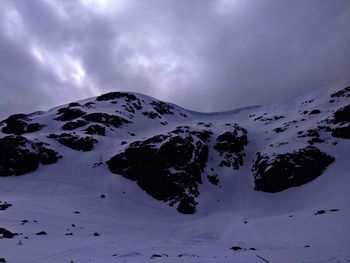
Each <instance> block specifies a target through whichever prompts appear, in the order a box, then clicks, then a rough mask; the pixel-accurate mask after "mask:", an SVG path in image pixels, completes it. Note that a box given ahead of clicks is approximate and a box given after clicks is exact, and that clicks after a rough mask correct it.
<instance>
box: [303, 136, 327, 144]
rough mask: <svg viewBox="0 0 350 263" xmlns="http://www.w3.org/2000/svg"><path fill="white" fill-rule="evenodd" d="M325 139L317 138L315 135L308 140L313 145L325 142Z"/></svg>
mask: <svg viewBox="0 0 350 263" xmlns="http://www.w3.org/2000/svg"><path fill="white" fill-rule="evenodd" d="M324 141H325V140H323V139H321V138H317V137H314V138H311V139H310V140H308V141H307V142H308V143H309V144H311V145H314V144H316V143H323V142H324Z"/></svg>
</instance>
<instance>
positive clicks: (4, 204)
mask: <svg viewBox="0 0 350 263" xmlns="http://www.w3.org/2000/svg"><path fill="white" fill-rule="evenodd" d="M11 206H12V204H9V203H7V202H4V203H3V204H2V202H1V201H0V211H1V210H2V211H5V210H6V209H9V208H10V207H11Z"/></svg>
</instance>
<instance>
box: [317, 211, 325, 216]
mask: <svg viewBox="0 0 350 263" xmlns="http://www.w3.org/2000/svg"><path fill="white" fill-rule="evenodd" d="M325 213H326V211H324V210H318V211H317V212H316V213H315V215H323V214H325Z"/></svg>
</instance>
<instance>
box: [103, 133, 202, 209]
mask: <svg viewBox="0 0 350 263" xmlns="http://www.w3.org/2000/svg"><path fill="white" fill-rule="evenodd" d="M203 136H204V135H203V133H202V131H200V132H199V133H198V132H197V131H193V130H191V129H190V128H187V127H178V128H177V129H176V130H174V131H172V132H170V133H168V134H165V135H157V136H154V137H151V138H149V139H147V140H145V141H136V142H133V143H132V144H130V145H129V146H128V147H127V148H126V149H125V150H123V151H122V152H121V153H118V154H117V155H115V156H114V157H112V158H111V159H109V160H108V161H107V165H108V167H109V169H110V171H111V172H113V173H116V174H120V175H122V176H123V177H125V178H128V179H130V180H133V181H136V182H137V184H138V185H139V186H140V187H141V188H142V189H143V190H145V191H146V192H147V193H148V194H150V195H151V196H152V197H154V198H155V199H157V200H161V201H164V202H169V204H170V205H174V204H176V203H178V207H177V210H178V211H179V212H180V213H184V214H191V213H194V212H195V207H196V204H197V202H196V201H195V197H197V196H198V195H199V191H198V185H199V184H200V183H201V182H202V177H201V175H202V173H203V170H204V168H205V166H206V161H207V158H208V146H207V145H206V143H205V141H203V140H202V139H201V138H200V137H202V138H204V137H203Z"/></svg>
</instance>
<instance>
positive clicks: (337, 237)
mask: <svg viewBox="0 0 350 263" xmlns="http://www.w3.org/2000/svg"><path fill="white" fill-rule="evenodd" d="M349 108H350V82H344V83H339V84H336V85H333V86H330V87H326V88H324V89H320V90H317V91H315V92H310V93H307V94H305V95H303V96H299V97H295V98H291V99H286V100H283V101H280V102H276V103H273V104H269V105H265V106H254V107H247V108H243V109H237V110H233V111H230V112H218V113H197V112H193V111H188V110H186V109H183V108H181V107H178V106H176V105H174V104H171V103H164V102H161V101H158V100H156V99H153V98H150V97H148V96H145V95H142V94H136V93H122V92H113V93H107V94H104V95H101V96H99V97H96V98H89V99H86V100H82V101H78V102H74V103H70V104H67V105H63V106H60V107H56V108H53V109H51V110H49V111H46V112H37V113H32V114H20V115H13V116H10V117H9V118H8V119H6V120H3V121H2V122H0V130H1V131H2V132H1V133H0V201H1V203H0V259H1V258H4V260H6V262H72V261H73V262H249V263H250V262H264V261H263V259H265V260H267V261H269V262H348V260H350V250H349V247H350V237H349V235H348V234H347V232H348V231H347V230H348V229H349V227H348V226H347V222H349V220H350V210H349V208H350V205H349V203H350V202H349V201H350V200H349V199H350V196H349V194H348V186H349V185H350V178H349V176H348V173H349V172H348V171H350V163H349V162H348V156H349V154H350V141H349V139H350V119H349V118H350V117H349V116H350V109H349ZM9 141H10V142H11V145H12V146H11V145H10V146H9ZM13 141H14V142H16V143H17V144H15V145H17V146H16V147H13ZM28 145H29V146H30V147H29V146H28ZM33 147H34V148H33ZM28 160H30V162H29V161H28ZM28 163H30V164H33V163H35V165H34V166H33V165H27V164H28ZM20 168H21V169H20ZM12 175H18V176H12ZM5 202H6V203H5ZM179 212H180V213H179ZM183 214H190V215H183ZM41 231H44V232H42V233H40V232H41ZM11 233H12V234H11ZM45 233H46V234H45ZM9 237H11V238H9ZM38 247H41V248H42V249H41V250H40V251H39V250H38V249H36V248H38Z"/></svg>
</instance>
